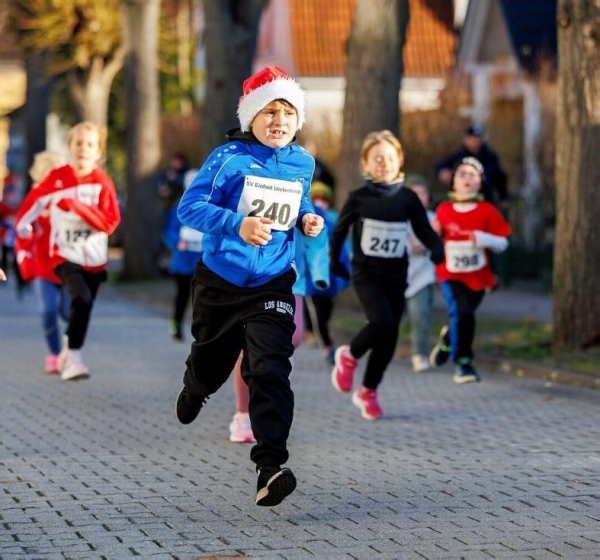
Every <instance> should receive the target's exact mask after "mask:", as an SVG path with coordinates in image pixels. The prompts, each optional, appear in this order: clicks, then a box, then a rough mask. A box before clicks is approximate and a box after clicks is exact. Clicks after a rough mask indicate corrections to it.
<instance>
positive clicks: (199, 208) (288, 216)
mask: <svg viewBox="0 0 600 560" xmlns="http://www.w3.org/2000/svg"><path fill="white" fill-rule="evenodd" d="M228 138H229V139H230V140H231V141H230V142H228V143H227V144H224V145H222V146H220V147H218V148H217V149H216V150H214V151H213V152H212V153H211V154H210V155H209V156H208V158H207V160H206V161H205V163H204V165H203V166H202V168H201V169H200V171H199V172H198V174H197V175H196V177H194V180H193V181H192V183H191V184H190V186H189V187H188V188H187V189H186V190H185V192H184V193H183V197H182V198H181V200H180V202H179V206H178V208H177V215H178V217H179V219H180V220H181V222H182V223H183V224H185V225H187V226H189V227H191V228H193V229H195V230H198V231H201V232H203V233H204V237H203V239H202V248H203V254H202V261H203V262H204V264H205V265H206V266H207V267H208V268H209V269H211V270H212V271H213V272H215V273H216V274H218V275H219V276H221V277H222V278H224V279H225V280H227V281H229V282H231V283H232V284H235V285H236V286H240V287H247V288H254V287H257V286H262V285H263V284H266V283H267V282H269V281H270V280H272V279H273V278H275V277H277V276H279V275H281V274H283V273H284V272H286V271H287V270H289V268H290V267H291V266H292V262H293V260H294V257H295V244H294V226H298V227H299V228H301V227H302V217H303V216H304V214H306V213H307V212H311V213H314V211H315V210H314V206H313V203H312V200H311V198H310V181H311V178H312V174H313V171H314V167H315V160H314V158H313V157H312V156H311V155H310V154H309V153H308V151H307V150H305V149H304V148H303V147H301V146H299V145H298V144H294V143H292V144H288V145H287V146H284V147H283V148H277V149H274V148H270V147H268V146H265V145H264V144H261V143H260V142H258V140H256V138H255V137H254V136H253V135H252V134H251V133H239V132H236V133H234V134H231V135H228ZM246 216H264V217H269V218H271V219H273V220H274V222H275V223H274V224H273V225H272V226H271V228H272V229H271V235H272V239H271V241H269V242H268V243H267V244H266V245H263V246H261V247H253V246H251V245H249V244H248V243H246V242H245V241H244V240H243V239H242V238H241V237H240V236H239V230H240V226H241V224H242V220H243V219H244V218H245V217H246Z"/></svg>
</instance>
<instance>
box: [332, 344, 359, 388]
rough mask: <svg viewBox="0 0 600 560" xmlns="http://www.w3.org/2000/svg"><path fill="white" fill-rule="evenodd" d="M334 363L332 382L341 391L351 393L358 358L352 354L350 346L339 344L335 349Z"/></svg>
mask: <svg viewBox="0 0 600 560" xmlns="http://www.w3.org/2000/svg"><path fill="white" fill-rule="evenodd" d="M333 363H334V364H335V365H334V366H333V369H332V370H331V383H332V384H333V386H334V387H335V388H336V389H337V390H338V391H339V392H340V393H349V392H350V391H352V382H353V381H354V370H355V369H356V366H357V365H358V360H357V359H356V358H354V357H353V356H352V354H350V346H348V345H347V344H344V345H342V346H339V347H338V349H337V350H336V351H335V356H334V358H333Z"/></svg>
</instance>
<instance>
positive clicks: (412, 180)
mask: <svg viewBox="0 0 600 560" xmlns="http://www.w3.org/2000/svg"><path fill="white" fill-rule="evenodd" d="M404 185H405V186H406V187H412V186H413V185H423V186H424V187H425V188H426V189H429V181H427V179H425V177H423V175H419V174H418V173H410V174H409V175H407V176H406V179H404Z"/></svg>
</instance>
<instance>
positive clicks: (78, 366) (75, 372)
mask: <svg viewBox="0 0 600 560" xmlns="http://www.w3.org/2000/svg"><path fill="white" fill-rule="evenodd" d="M89 376H90V370H89V369H88V368H87V366H86V365H85V364H84V363H83V362H82V361H81V360H78V361H73V360H69V362H68V363H67V367H66V368H65V369H63V371H62V373H61V374H60V378H61V379H62V380H63V381H77V380H79V379H87V378H88V377H89Z"/></svg>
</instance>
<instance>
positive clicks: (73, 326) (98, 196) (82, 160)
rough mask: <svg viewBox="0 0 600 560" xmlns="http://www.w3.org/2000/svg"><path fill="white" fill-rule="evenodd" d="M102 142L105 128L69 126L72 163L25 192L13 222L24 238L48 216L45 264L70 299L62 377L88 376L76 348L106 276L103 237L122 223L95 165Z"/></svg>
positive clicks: (110, 184) (102, 174)
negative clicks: (26, 193)
mask: <svg viewBox="0 0 600 560" xmlns="http://www.w3.org/2000/svg"><path fill="white" fill-rule="evenodd" d="M105 141H106V131H105V130H104V129H100V128H99V127H98V126H97V125H95V124H94V123H91V122H82V123H79V124H77V125H75V126H74V127H73V128H71V130H70V131H69V135H68V144H69V153H70V155H71V161H72V162H71V164H70V165H65V166H63V167H59V168H57V169H54V170H53V171H51V172H50V173H49V175H48V176H47V177H46V178H45V179H44V180H43V181H42V182H41V183H40V184H39V186H38V187H37V188H36V189H34V190H32V191H30V192H29V194H28V195H27V197H26V198H25V200H24V201H23V204H22V205H21V207H20V209H19V213H18V214H17V221H16V224H15V229H16V231H17V235H18V236H19V237H21V238H27V237H29V236H30V235H32V223H33V222H34V221H35V220H36V219H37V218H38V217H39V216H40V214H42V213H48V215H49V217H50V235H49V240H48V248H49V255H50V267H51V268H52V270H53V271H54V273H55V274H56V276H58V278H60V280H61V281H62V282H63V284H64V285H65V286H66V287H67V289H68V291H69V295H70V297H71V312H70V317H69V324H68V327H67V339H68V347H65V348H63V350H62V351H61V353H60V355H59V359H58V362H59V363H58V368H59V369H60V370H61V379H62V380H63V381H69V380H75V379H83V378H86V377H89V370H88V368H87V366H86V365H85V364H84V363H83V359H82V356H81V348H82V347H83V344H84V341H85V336H86V333H87V330H88V326H89V321H90V317H91V312H92V307H93V305H94V300H95V299H96V295H97V293H98V288H99V287H100V284H101V283H102V282H103V281H105V280H106V266H107V263H108V236H109V235H110V234H111V233H113V232H114V231H115V229H116V228H117V226H118V225H119V222H120V221H121V215H120V212H119V205H118V201H117V195H116V190H115V186H114V184H113V182H112V180H111V179H110V177H109V176H108V175H107V174H106V173H105V172H104V171H103V170H102V169H101V168H100V167H98V162H99V160H100V158H101V157H102V153H103V150H104V146H105Z"/></svg>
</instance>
